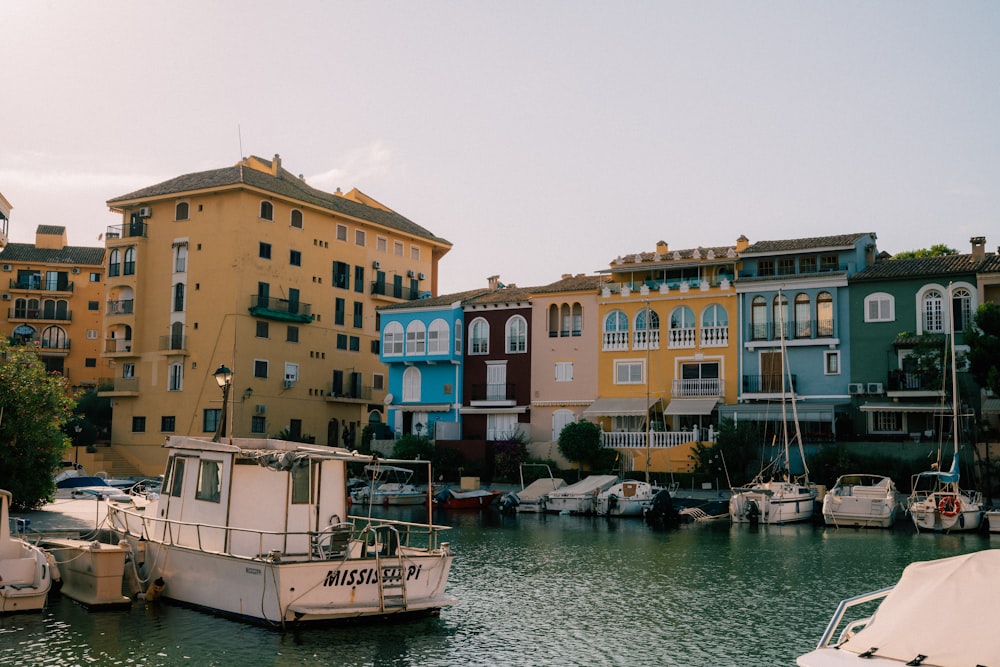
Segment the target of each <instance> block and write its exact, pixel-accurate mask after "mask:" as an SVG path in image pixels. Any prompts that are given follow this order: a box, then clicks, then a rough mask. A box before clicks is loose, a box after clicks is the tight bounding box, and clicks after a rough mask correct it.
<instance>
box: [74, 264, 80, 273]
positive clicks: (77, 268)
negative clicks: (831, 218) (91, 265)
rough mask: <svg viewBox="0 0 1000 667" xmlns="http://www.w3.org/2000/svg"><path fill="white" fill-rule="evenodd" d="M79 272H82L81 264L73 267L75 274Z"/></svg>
mask: <svg viewBox="0 0 1000 667" xmlns="http://www.w3.org/2000/svg"><path fill="white" fill-rule="evenodd" d="M78 273H80V267H79V266H74V267H73V275H76V274H78Z"/></svg>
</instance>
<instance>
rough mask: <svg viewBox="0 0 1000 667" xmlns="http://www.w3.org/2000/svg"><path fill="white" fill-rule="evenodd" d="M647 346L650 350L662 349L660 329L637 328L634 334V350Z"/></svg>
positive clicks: (643, 348)
mask: <svg viewBox="0 0 1000 667" xmlns="http://www.w3.org/2000/svg"><path fill="white" fill-rule="evenodd" d="M647 348H648V349H650V350H659V349H660V331H659V330H658V329H652V330H650V329H637V330H636V331H635V333H633V334H632V349H633V350H645V349H647Z"/></svg>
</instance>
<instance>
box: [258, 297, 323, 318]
mask: <svg viewBox="0 0 1000 667" xmlns="http://www.w3.org/2000/svg"><path fill="white" fill-rule="evenodd" d="M250 314H251V315H255V316H257V317H264V318H267V319H271V320H282V321H285V322H302V323H306V324H308V323H309V322H312V321H313V316H312V305H311V304H308V303H304V302H302V301H291V300H289V299H275V298H272V297H267V296H260V295H259V294H253V295H251V297H250Z"/></svg>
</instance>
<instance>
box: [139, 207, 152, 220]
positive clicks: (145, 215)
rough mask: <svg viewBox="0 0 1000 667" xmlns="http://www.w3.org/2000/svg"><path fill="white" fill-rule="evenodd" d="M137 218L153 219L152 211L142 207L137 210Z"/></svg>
mask: <svg viewBox="0 0 1000 667" xmlns="http://www.w3.org/2000/svg"><path fill="white" fill-rule="evenodd" d="M139 217H140V218H152V217H153V209H151V208H149V207H148V206H143V207H142V208H140V209H139Z"/></svg>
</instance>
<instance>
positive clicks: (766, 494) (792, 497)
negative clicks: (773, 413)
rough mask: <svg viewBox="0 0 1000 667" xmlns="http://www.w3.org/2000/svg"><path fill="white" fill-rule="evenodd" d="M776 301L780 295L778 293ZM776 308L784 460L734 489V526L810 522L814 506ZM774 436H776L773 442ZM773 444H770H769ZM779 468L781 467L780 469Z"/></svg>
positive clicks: (731, 513) (780, 312)
mask: <svg viewBox="0 0 1000 667" xmlns="http://www.w3.org/2000/svg"><path fill="white" fill-rule="evenodd" d="M778 294H779V297H780V295H781V293H780V292H779V293H778ZM783 314H784V308H783V307H782V308H778V319H779V322H778V330H779V335H780V340H781V433H782V439H783V441H784V449H783V452H784V456H783V458H781V459H776V460H774V461H771V462H770V463H769V464H767V465H765V466H764V467H763V469H762V470H761V471H760V472H759V473H758V474H757V476H756V477H754V479H753V481H752V482H750V484H748V485H746V486H743V487H738V488H734V489H733V490H732V496H731V497H730V498H729V518H730V520H731V521H732V522H733V523H753V524H756V523H770V524H783V523H794V522H799V521H809V520H811V519H812V516H813V511H814V509H815V504H816V495H817V490H816V486H815V485H813V484H810V483H809V466H808V465H806V457H805V452H804V451H803V448H802V432H801V430H800V429H799V413H798V408H797V407H796V405H795V391H794V389H793V390H792V391H791V392H789V391H788V384H789V383H788V379H789V378H790V377H791V375H790V374H789V372H788V351H787V349H786V348H785V327H784V321H783V319H784V318H783V317H782V315H783ZM789 405H791V409H792V421H793V423H794V425H795V434H794V436H793V437H794V439H795V440H796V441H797V442H798V447H799V455H800V457H801V458H802V467H803V470H804V474H803V475H802V478H801V480H797V479H791V478H790V475H791V466H790V462H791V458H790V454H789V452H790V446H791V442H790V437H789V434H788V414H787V410H788V406H789ZM776 437H777V436H775V438H776ZM772 442H773V441H772ZM779 466H780V467H779Z"/></svg>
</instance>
